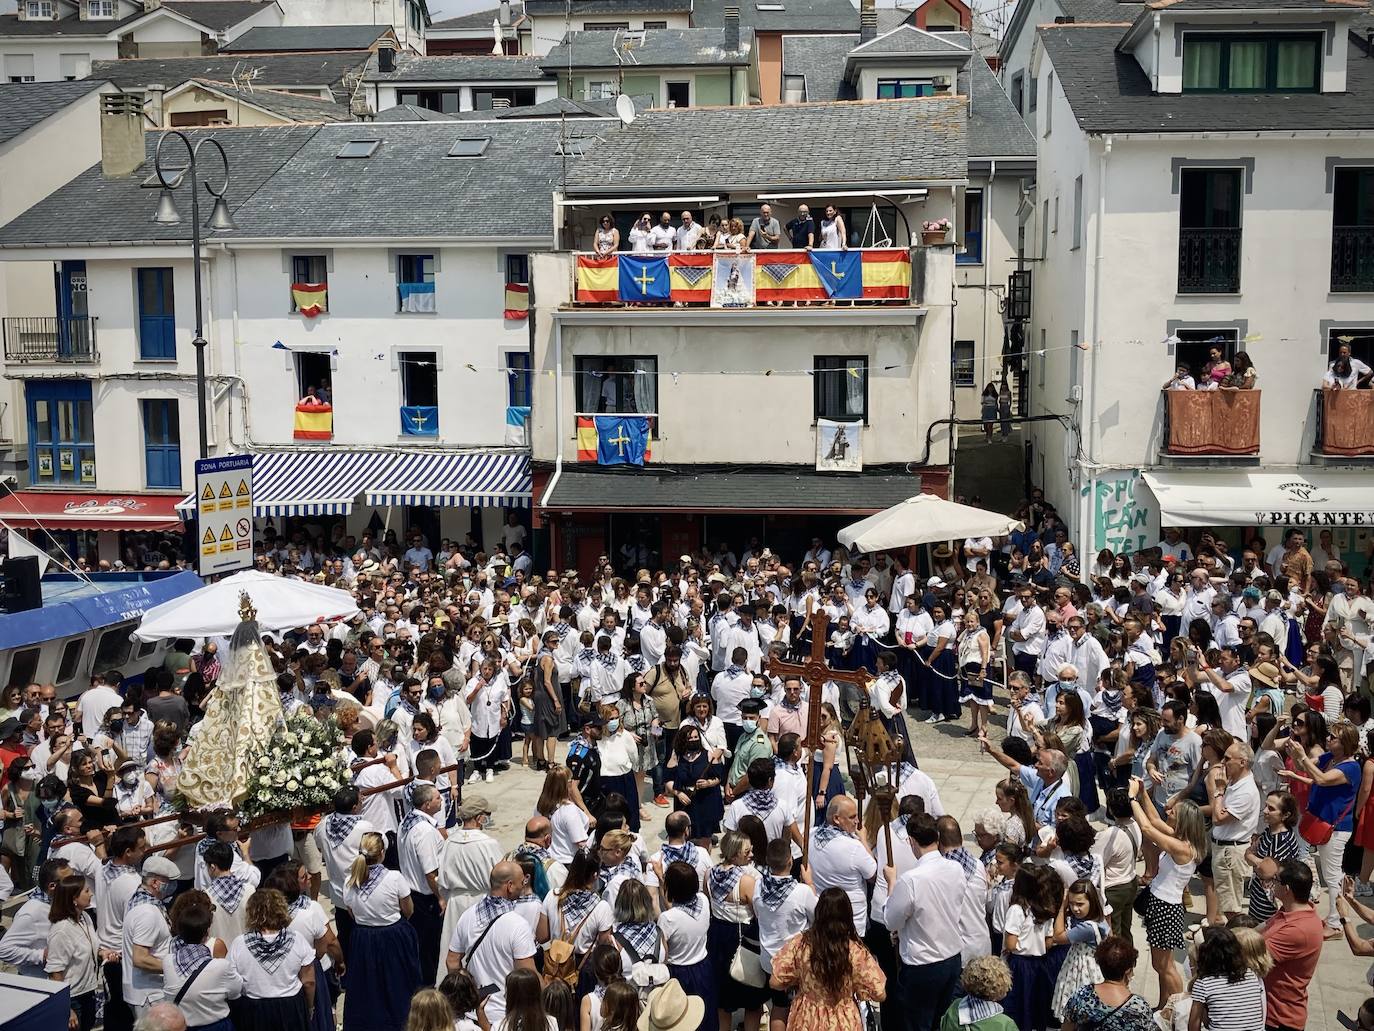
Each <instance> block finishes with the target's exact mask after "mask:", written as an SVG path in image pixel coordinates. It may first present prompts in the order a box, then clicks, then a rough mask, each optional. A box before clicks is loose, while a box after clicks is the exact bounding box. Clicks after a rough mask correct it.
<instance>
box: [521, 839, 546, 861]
mask: <svg viewBox="0 0 1374 1031" xmlns="http://www.w3.org/2000/svg"><path fill="white" fill-rule="evenodd" d="M515 854H516V855H517V856H530V857H531V858H533V859H537V860H539V861H540V862H541V863H544V864H548V863H551V862H553V853H552V852H550V851H549V850H548V849H546V848H545V847H544V846H543V845H535V844H532V843H531V842H528V841H526V842H525V843H524V844H521V845H518V846H516V849H515Z"/></svg>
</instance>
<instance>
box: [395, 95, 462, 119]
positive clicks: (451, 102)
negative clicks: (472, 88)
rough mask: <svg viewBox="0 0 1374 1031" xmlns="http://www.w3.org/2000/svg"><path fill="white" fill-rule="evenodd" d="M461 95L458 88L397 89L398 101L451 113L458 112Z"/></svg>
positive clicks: (429, 109)
mask: <svg viewBox="0 0 1374 1031" xmlns="http://www.w3.org/2000/svg"><path fill="white" fill-rule="evenodd" d="M460 96H461V94H460V93H459V91H458V90H456V89H454V90H441V89H426V90H397V92H396V102H397V103H398V104H409V105H410V106H411V107H422V108H424V109H425V110H426V111H439V112H441V113H443V114H446V115H451V114H456V113H457V112H458V110H459V109H460V107H461V103H460V99H459V98H460Z"/></svg>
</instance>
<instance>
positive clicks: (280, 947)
mask: <svg viewBox="0 0 1374 1031" xmlns="http://www.w3.org/2000/svg"><path fill="white" fill-rule="evenodd" d="M295 940H296V936H295V934H294V933H292V932H291V931H280V932H278V933H277V936H276V937H275V938H266V937H264V936H263V935H261V934H259V933H258V932H257V931H249V932H248V933H247V934H245V935H244V936H243V944H244V945H246V946H248V951H249V952H250V953H251V954H252V956H253V958H254V959H255V960H257V961H258V966H260V967H262V968H263V970H266V971H267V972H268V973H269V974H273V973H276V970H277V967H279V966H281V965H282V961H283V960H284V959H286V954H287V953H288V952H290V951H291V946H292V944H293V943H294V942H295Z"/></svg>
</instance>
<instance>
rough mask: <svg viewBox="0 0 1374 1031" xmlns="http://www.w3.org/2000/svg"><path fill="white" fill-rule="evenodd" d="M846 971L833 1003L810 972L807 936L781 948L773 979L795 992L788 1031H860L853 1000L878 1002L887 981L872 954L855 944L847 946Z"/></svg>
mask: <svg viewBox="0 0 1374 1031" xmlns="http://www.w3.org/2000/svg"><path fill="white" fill-rule="evenodd" d="M849 967H850V972H849V981H848V983H847V984H844V985H842V986H840V988H839V990H838V991H836V992H835V998H836V999H837V1000H838V1001H836V1002H834V1003H832V1002H829V1001H828V1000H829V999H830V998H831V996H830V994H829V993H828V992H827V991H826V988H827V986H825V985H822V984H821V983H820V982H819V981H817V980H816V977H815V975H814V974H813V973H812V972H811V946H810V945H809V944H807V941H806V936H805V935H804V934H799V935H797V936H796V937H794V938H792V939H791V940H790V941H788V942H787V944H786V945H784V946H783V947H782V950H781V951H780V952H779V953H778V954H777V955H776V956H774V957H773V977H774V978H776V979H777V981H778V982H779V983H780V984H782V985H784V986H785V987H788V988H795V989H796V996H795V998H793V1000H792V1008H791V1009H790V1010H788V1014H787V1031H863V1021H862V1020H861V1019H860V1017H859V1007H858V1006H856V1005H855V1004H854V997H855V996H856V995H857V996H858V997H859V999H860V1000H862V1001H865V1002H875V1001H877V998H878V996H879V995H880V994H882V992H883V989H884V988H885V987H886V986H887V977H886V975H884V974H883V972H882V970H881V968H879V966H878V961H877V960H876V959H874V958H873V955H872V953H870V952H869V951H868V950H867V949H866V948H864V947H863V945H862V944H861V943H859V942H857V941H851V942H850V943H849Z"/></svg>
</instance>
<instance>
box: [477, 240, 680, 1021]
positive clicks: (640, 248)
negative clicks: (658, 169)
mask: <svg viewBox="0 0 1374 1031" xmlns="http://www.w3.org/2000/svg"><path fill="white" fill-rule="evenodd" d="M652 236H653V230H652V229H641V228H640V224H639V223H638V222H636V223H635V224H634V225H633V226H631V227H630V253H631V254H648V253H649V240H650V238H651V237H652ZM502 1012H503V1013H504V1012H505V1009H504V1008H503V1009H502Z"/></svg>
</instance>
